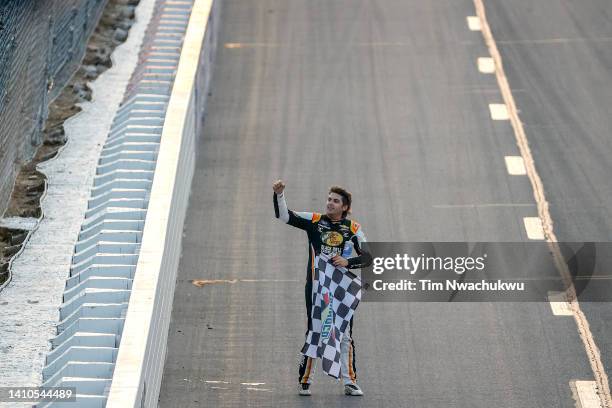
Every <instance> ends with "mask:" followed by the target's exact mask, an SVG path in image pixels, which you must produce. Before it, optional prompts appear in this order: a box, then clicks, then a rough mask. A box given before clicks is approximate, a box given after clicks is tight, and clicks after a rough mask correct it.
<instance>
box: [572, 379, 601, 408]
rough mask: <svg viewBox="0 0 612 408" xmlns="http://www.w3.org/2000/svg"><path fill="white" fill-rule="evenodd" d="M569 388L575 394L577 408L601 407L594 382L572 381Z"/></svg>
mask: <svg viewBox="0 0 612 408" xmlns="http://www.w3.org/2000/svg"><path fill="white" fill-rule="evenodd" d="M572 385H573V386H572ZM570 388H572V389H573V390H574V392H575V393H576V395H575V397H576V406H577V407H578V408H601V407H602V403H601V402H602V401H601V399H600V398H599V394H598V392H597V383H596V382H595V381H573V384H572V383H570Z"/></svg>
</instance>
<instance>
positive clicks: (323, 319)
mask: <svg viewBox="0 0 612 408" xmlns="http://www.w3.org/2000/svg"><path fill="white" fill-rule="evenodd" d="M315 265H316V268H315V278H314V282H313V285H312V330H309V331H308V333H307V334H306V343H305V344H304V347H302V354H304V355H306V356H308V357H312V358H319V357H320V358H321V361H322V366H323V371H324V372H325V373H327V374H328V375H330V376H332V377H334V378H340V342H341V340H342V336H344V333H345V330H346V328H347V327H348V325H349V323H350V321H351V318H352V317H353V314H354V313H355V309H357V305H358V304H359V301H360V300H361V279H359V277H357V276H356V275H355V274H354V273H352V272H350V271H349V270H347V269H345V268H342V267H335V266H334V265H333V264H332V263H331V262H330V260H329V258H327V257H326V256H325V255H319V256H318V257H317V258H316V259H315Z"/></svg>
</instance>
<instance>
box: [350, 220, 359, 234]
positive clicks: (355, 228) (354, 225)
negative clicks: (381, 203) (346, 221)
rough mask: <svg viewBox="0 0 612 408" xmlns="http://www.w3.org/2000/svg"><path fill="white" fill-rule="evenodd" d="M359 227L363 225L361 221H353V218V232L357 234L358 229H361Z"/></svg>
mask: <svg viewBox="0 0 612 408" xmlns="http://www.w3.org/2000/svg"><path fill="white" fill-rule="evenodd" d="M359 227H361V225H359V223H358V222H355V221H352V220H351V232H352V233H353V234H356V233H357V230H359Z"/></svg>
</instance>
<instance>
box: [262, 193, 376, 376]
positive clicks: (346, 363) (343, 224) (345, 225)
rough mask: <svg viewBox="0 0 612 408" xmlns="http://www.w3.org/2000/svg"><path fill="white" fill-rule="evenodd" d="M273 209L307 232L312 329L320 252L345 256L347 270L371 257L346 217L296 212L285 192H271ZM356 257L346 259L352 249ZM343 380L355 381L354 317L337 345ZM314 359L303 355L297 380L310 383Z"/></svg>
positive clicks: (306, 291) (307, 295)
mask: <svg viewBox="0 0 612 408" xmlns="http://www.w3.org/2000/svg"><path fill="white" fill-rule="evenodd" d="M274 212H275V215H276V218H278V219H280V220H282V221H283V222H285V223H287V224H289V225H291V226H293V227H296V228H299V229H302V230H304V231H306V233H307V234H308V267H307V269H306V285H305V288H304V295H305V298H306V315H307V317H308V328H307V330H310V329H311V328H312V320H311V316H310V314H311V309H312V281H313V279H314V262H315V258H316V256H317V255H319V254H321V253H322V254H325V255H327V256H329V257H332V256H334V255H341V256H343V257H344V258H346V259H348V266H347V268H348V269H357V268H362V267H366V266H369V265H371V264H372V256H371V255H370V253H369V251H368V249H367V243H366V237H365V235H364V233H363V229H362V228H361V226H360V225H359V224H358V223H357V222H355V221H353V220H349V219H347V218H342V219H341V220H338V221H332V220H331V219H330V218H329V217H328V216H327V215H325V214H319V213H314V212H297V211H292V210H289V209H288V208H287V202H286V201H285V195H284V194H283V193H281V194H278V195H277V194H276V193H275V194H274ZM353 249H354V250H355V253H356V254H357V256H355V257H352V258H349V256H350V254H351V252H352V250H353ZM340 351H341V364H342V369H341V371H342V373H341V375H342V379H343V381H344V383H345V384H350V383H355V381H356V380H357V369H356V367H355V343H354V340H353V320H352V319H351V323H350V325H349V330H348V331H347V332H346V333H345V335H344V337H343V339H342V343H341V344H340ZM314 366H315V360H314V359H312V358H310V357H303V358H302V361H301V362H300V367H299V381H300V383H307V384H309V383H310V378H311V375H312V373H313V371H314Z"/></svg>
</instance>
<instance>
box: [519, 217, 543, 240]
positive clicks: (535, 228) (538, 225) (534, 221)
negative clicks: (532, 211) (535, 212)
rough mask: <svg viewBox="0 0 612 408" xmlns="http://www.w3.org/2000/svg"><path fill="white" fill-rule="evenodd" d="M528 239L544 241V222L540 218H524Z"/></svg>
mask: <svg viewBox="0 0 612 408" xmlns="http://www.w3.org/2000/svg"><path fill="white" fill-rule="evenodd" d="M523 223H524V224H525V231H527V238H529V239H539V240H542V239H544V228H542V220H540V217H525V218H523Z"/></svg>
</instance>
